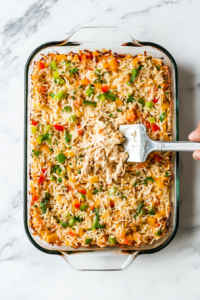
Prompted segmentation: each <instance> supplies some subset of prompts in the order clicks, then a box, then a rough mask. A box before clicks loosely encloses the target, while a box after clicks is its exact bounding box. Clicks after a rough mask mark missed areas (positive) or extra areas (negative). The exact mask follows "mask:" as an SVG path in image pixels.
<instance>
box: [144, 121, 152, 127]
mask: <svg viewBox="0 0 200 300" xmlns="http://www.w3.org/2000/svg"><path fill="white" fill-rule="evenodd" d="M145 126H146V128H151V124H150V123H149V122H148V121H146V120H145Z"/></svg>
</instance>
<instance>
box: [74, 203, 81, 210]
mask: <svg viewBox="0 0 200 300" xmlns="http://www.w3.org/2000/svg"><path fill="white" fill-rule="evenodd" d="M80 206H81V204H80V202H79V201H74V207H75V208H76V209H79V207H80Z"/></svg>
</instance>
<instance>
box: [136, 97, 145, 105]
mask: <svg viewBox="0 0 200 300" xmlns="http://www.w3.org/2000/svg"><path fill="white" fill-rule="evenodd" d="M138 102H139V103H140V104H142V106H145V101H144V100H143V99H142V98H140V99H139V100H138Z"/></svg>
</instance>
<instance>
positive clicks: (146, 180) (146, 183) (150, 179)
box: [143, 177, 155, 185]
mask: <svg viewBox="0 0 200 300" xmlns="http://www.w3.org/2000/svg"><path fill="white" fill-rule="evenodd" d="M149 181H151V182H155V180H153V177H146V179H145V180H144V182H143V183H144V184H145V185H148V182H149Z"/></svg>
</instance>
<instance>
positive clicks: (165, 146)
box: [160, 142, 200, 152]
mask: <svg viewBox="0 0 200 300" xmlns="http://www.w3.org/2000/svg"><path fill="white" fill-rule="evenodd" d="M160 144H161V149H160V150H161V151H177V152H179V151H184V152H187V151H195V150H200V143H194V142H160Z"/></svg>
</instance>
